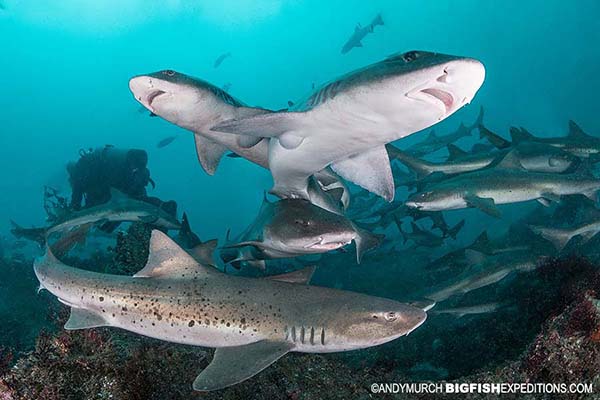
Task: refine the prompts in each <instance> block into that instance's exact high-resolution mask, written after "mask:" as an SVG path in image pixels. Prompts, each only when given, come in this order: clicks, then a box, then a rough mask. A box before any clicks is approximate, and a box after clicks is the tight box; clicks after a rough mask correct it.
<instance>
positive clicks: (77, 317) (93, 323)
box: [65, 307, 108, 331]
mask: <svg viewBox="0 0 600 400" xmlns="http://www.w3.org/2000/svg"><path fill="white" fill-rule="evenodd" d="M107 325H108V323H107V322H106V321H105V320H104V318H102V317H101V316H99V315H98V314H95V313H93V312H91V311H88V310H85V309H83V308H75V307H71V316H70V317H69V320H68V321H67V323H66V324H65V329H67V330H70V331H71V330H76V329H87V328H97V327H99V326H107Z"/></svg>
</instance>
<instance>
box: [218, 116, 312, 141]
mask: <svg viewBox="0 0 600 400" xmlns="http://www.w3.org/2000/svg"><path fill="white" fill-rule="evenodd" d="M304 114H305V113H300V112H276V113H270V114H260V115H255V116H252V117H248V118H238V119H229V120H226V121H223V122H221V123H219V124H217V125H215V126H213V127H212V128H211V130H212V131H217V132H225V133H235V134H237V135H248V136H258V137H275V136H280V135H282V134H284V133H285V132H289V131H294V130H302V129H301V128H302V125H303V124H302V119H303V118H302V117H303V116H304Z"/></svg>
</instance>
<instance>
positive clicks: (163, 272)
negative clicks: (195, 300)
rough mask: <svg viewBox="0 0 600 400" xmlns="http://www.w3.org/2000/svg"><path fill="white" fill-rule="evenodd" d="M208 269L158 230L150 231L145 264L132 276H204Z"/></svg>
mask: <svg viewBox="0 0 600 400" xmlns="http://www.w3.org/2000/svg"><path fill="white" fill-rule="evenodd" d="M209 273H210V271H209V269H208V268H206V267H204V266H202V265H200V264H198V262H197V261H196V260H195V259H194V258H193V257H192V256H191V255H189V254H188V253H187V252H186V251H185V250H183V249H182V248H181V247H179V246H178V245H177V244H176V243H175V242H174V241H173V240H172V239H171V238H170V237H169V236H167V235H166V234H165V233H162V232H161V231H158V230H153V231H152V236H151V237H150V252H149V254H148V261H147V262H146V266H145V267H144V268H142V269H141V270H140V271H139V272H138V273H137V274H135V275H133V276H134V278H177V279H191V278H194V277H205V276H207V275H208V274H209Z"/></svg>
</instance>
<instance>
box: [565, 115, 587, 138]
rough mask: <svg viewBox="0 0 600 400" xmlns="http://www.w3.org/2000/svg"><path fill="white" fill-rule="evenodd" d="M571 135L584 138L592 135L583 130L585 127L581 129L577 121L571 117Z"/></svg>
mask: <svg viewBox="0 0 600 400" xmlns="http://www.w3.org/2000/svg"><path fill="white" fill-rule="evenodd" d="M569 137H571V138H573V139H582V138H588V137H590V135H588V134H587V133H585V132H584V131H583V129H581V127H580V126H579V125H577V124H576V123H575V121H573V120H572V119H571V120H569Z"/></svg>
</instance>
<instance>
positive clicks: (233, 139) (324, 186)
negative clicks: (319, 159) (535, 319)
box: [129, 70, 350, 213]
mask: <svg viewBox="0 0 600 400" xmlns="http://www.w3.org/2000/svg"><path fill="white" fill-rule="evenodd" d="M129 89H130V91H131V93H132V94H133V96H134V98H135V99H136V100H137V101H138V102H139V103H140V104H141V105H142V106H143V107H145V108H146V109H148V110H149V111H150V112H151V113H152V114H155V115H157V116H159V117H161V118H163V119H164V120H166V121H168V122H170V123H172V124H175V125H177V126H179V127H181V128H183V129H186V130H188V131H191V132H193V133H194V142H195V146H196V155H197V157H198V161H199V163H200V165H201V167H202V169H203V170H204V171H205V172H206V173H207V174H209V175H211V176H212V175H214V174H215V173H216V171H217V167H218V166H219V163H220V160H221V159H222V157H223V155H224V154H225V153H229V152H230V153H232V154H234V155H236V156H239V157H241V158H244V159H246V160H248V161H250V162H252V163H254V164H257V165H259V166H261V167H263V168H266V169H269V167H270V166H269V155H268V153H269V140H268V139H260V138H259V139H256V140H255V139H254V138H244V137H241V136H236V135H230V134H225V133H222V132H217V131H215V130H213V129H212V128H213V126H215V125H217V124H218V123H220V122H223V121H225V120H230V119H235V118H243V117H246V116H252V115H257V114H263V113H269V112H271V111H269V110H266V109H263V108H260V107H249V106H247V105H246V104H244V103H242V101H240V100H239V99H237V98H235V97H233V96H231V95H230V94H229V93H227V91H225V90H223V89H221V88H219V87H217V86H216V85H213V84H211V83H209V82H207V81H204V80H201V79H198V78H194V77H191V76H188V75H185V74H183V73H180V72H176V71H173V70H163V71H158V72H153V73H150V74H146V75H138V76H134V77H133V78H131V79H130V81H129ZM307 198H309V199H310V200H311V201H312V202H313V203H314V204H317V205H319V206H320V207H323V208H325V209H327V210H329V211H332V212H337V213H341V212H342V211H341V210H340V206H339V202H341V205H342V208H346V207H348V204H349V202H350V197H349V190H348V188H347V187H346V185H345V184H344V183H343V182H342V181H341V180H340V179H339V177H337V176H336V175H335V174H334V173H333V172H332V171H331V170H330V169H323V170H321V171H317V172H315V174H314V175H313V176H312V177H311V178H310V179H309V185H308V190H307Z"/></svg>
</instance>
